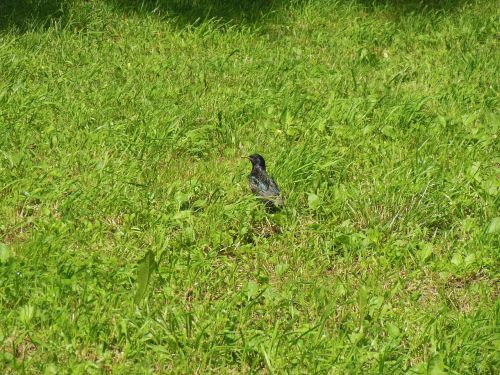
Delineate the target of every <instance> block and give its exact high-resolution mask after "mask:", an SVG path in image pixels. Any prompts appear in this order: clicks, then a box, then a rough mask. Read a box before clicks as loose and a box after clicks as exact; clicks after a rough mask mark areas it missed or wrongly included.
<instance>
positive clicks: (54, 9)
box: [0, 0, 465, 33]
mask: <svg viewBox="0 0 500 375" xmlns="http://www.w3.org/2000/svg"><path fill="white" fill-rule="evenodd" d="M328 1H330V0H151V1H148V0H101V4H99V2H97V3H96V2H89V1H88V0H74V1H71V0H0V31H3V30H13V31H17V32H21V33H22V32H26V31H28V30H30V29H38V28H41V29H44V28H47V27H48V26H50V25H51V24H54V23H60V24H61V26H63V27H64V26H70V25H71V24H72V23H74V22H75V18H76V20H78V18H82V16H85V17H88V14H85V13H88V12H92V10H95V8H96V7H109V8H110V9H111V10H113V11H121V12H124V13H131V14H132V13H133V14H155V15H158V16H160V17H162V18H165V19H170V20H175V23H176V25H177V26H178V27H185V26H188V25H194V24H197V23H200V22H202V21H204V20H207V19H213V18H215V19H219V20H221V21H222V22H226V23H231V24H248V25H254V24H259V23H261V22H265V20H266V19H267V18H268V16H269V15H271V14H273V13H279V12H280V11H284V10H286V9H290V8H294V7H300V6H302V5H304V4H305V3H309V2H311V3H314V2H318V3H321V2H328ZM332 1H333V0H332ZM464 1H465V0H420V1H419V0H339V1H338V3H339V4H342V3H344V4H346V3H351V4H352V3H356V4H358V5H362V6H363V7H364V8H365V9H366V10H367V11H372V10H377V9H380V8H385V9H387V10H389V11H391V12H395V13H396V14H398V15H400V16H405V15H409V14H412V13H415V12H416V13H427V12H435V11H444V12H447V13H448V12H453V11H454V10H455V9H459V8H460V6H461V5H462V4H463V3H464ZM78 12H80V14H76V13H78Z"/></svg>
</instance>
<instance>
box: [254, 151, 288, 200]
mask: <svg viewBox="0 0 500 375" xmlns="http://www.w3.org/2000/svg"><path fill="white" fill-rule="evenodd" d="M248 160H250V161H251V162H252V172H250V174H249V175H248V182H249V184H250V189H252V192H253V193H254V194H255V195H256V196H258V197H261V198H262V199H263V200H264V202H265V204H266V206H267V207H268V208H269V209H270V210H275V209H277V208H282V207H283V198H282V197H281V196H280V189H279V188H278V185H277V184H276V182H274V180H273V179H272V178H271V176H269V175H268V174H267V172H266V162H265V161H264V158H263V157H262V156H261V155H259V154H253V155H250V156H248Z"/></svg>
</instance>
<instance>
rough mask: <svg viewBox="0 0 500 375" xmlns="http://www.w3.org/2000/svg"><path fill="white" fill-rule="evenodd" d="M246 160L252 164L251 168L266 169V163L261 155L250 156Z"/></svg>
mask: <svg viewBox="0 0 500 375" xmlns="http://www.w3.org/2000/svg"><path fill="white" fill-rule="evenodd" d="M247 158H248V160H250V161H251V162H252V166H253V167H261V168H262V169H264V170H265V169H266V162H265V161H264V158H263V157H262V155H259V154H252V155H250V156H248V157H247Z"/></svg>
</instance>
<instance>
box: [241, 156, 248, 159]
mask: <svg viewBox="0 0 500 375" xmlns="http://www.w3.org/2000/svg"><path fill="white" fill-rule="evenodd" d="M240 158H242V159H248V160H250V158H249V157H248V156H240Z"/></svg>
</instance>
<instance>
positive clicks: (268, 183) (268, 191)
mask: <svg viewBox="0 0 500 375" xmlns="http://www.w3.org/2000/svg"><path fill="white" fill-rule="evenodd" d="M259 177H260V178H257V177H255V176H252V175H250V176H248V180H249V181H250V187H251V189H252V191H253V192H254V193H255V194H257V195H260V196H261V197H275V196H278V195H279V193H280V191H279V188H278V185H276V182H274V180H273V179H272V178H271V177H269V176H259Z"/></svg>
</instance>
